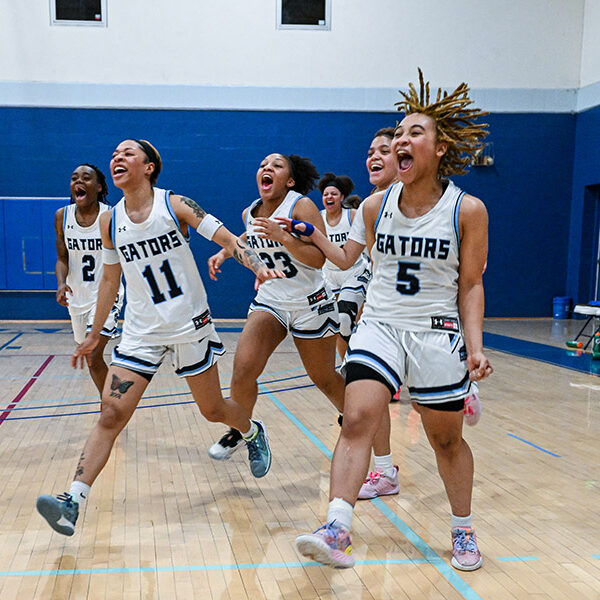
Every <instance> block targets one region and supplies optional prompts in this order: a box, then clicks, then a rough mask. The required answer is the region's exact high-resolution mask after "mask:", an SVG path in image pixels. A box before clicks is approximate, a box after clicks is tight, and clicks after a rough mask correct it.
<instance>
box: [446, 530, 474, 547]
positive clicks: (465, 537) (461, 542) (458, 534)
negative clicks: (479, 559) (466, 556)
mask: <svg viewBox="0 0 600 600" xmlns="http://www.w3.org/2000/svg"><path fill="white" fill-rule="evenodd" d="M453 534H454V535H453V540H452V545H453V547H454V549H455V550H457V551H458V552H461V553H465V552H477V551H478V548H477V544H476V543H475V539H474V538H473V530H472V529H455V530H454V531H453Z"/></svg>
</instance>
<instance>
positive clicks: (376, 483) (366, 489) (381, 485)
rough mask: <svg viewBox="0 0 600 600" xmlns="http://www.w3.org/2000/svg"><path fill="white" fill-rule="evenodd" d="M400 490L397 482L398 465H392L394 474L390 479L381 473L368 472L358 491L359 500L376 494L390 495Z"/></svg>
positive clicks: (375, 496)
mask: <svg viewBox="0 0 600 600" xmlns="http://www.w3.org/2000/svg"><path fill="white" fill-rule="evenodd" d="M399 491H400V483H399V482H398V465H394V476H393V477H392V478H391V479H390V478H389V477H386V476H385V475H384V474H383V473H378V472H377V471H375V472H374V473H369V474H368V475H367V478H366V479H365V482H364V483H363V484H362V486H361V488H360V491H359V492H358V499H359V500H369V499H371V498H377V496H391V495H392V494H397V493H398V492H399Z"/></svg>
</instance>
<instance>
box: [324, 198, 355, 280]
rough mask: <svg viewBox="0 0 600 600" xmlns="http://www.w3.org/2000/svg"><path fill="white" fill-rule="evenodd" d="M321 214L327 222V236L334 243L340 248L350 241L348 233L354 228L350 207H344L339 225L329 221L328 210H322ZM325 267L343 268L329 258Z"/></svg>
mask: <svg viewBox="0 0 600 600" xmlns="http://www.w3.org/2000/svg"><path fill="white" fill-rule="evenodd" d="M321 216H322V217H323V222H324V223H325V231H326V232H327V237H328V238H329V241H330V242H331V243H332V244H335V245H336V246H339V247H340V248H341V247H342V246H343V245H344V244H345V243H346V242H347V241H348V234H349V233H350V229H351V228H352V215H351V212H350V209H349V208H342V216H341V217H340V220H339V222H338V224H337V225H330V224H329V223H328V222H327V211H326V210H322V211H321ZM323 269H325V270H331V271H340V270H341V269H340V268H339V267H338V266H336V265H334V264H333V263H332V262H331V261H330V260H329V259H326V260H325V264H324V265H323Z"/></svg>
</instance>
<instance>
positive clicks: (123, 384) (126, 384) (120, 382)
mask: <svg viewBox="0 0 600 600" xmlns="http://www.w3.org/2000/svg"><path fill="white" fill-rule="evenodd" d="M132 385H133V381H125V380H124V379H119V377H117V376H116V375H115V374H114V373H113V376H112V382H111V384H110V389H111V392H110V396H111V398H120V397H121V394H124V393H125V392H126V391H127V390H128V389H129V388H130V387H131V386H132ZM117 390H118V391H117Z"/></svg>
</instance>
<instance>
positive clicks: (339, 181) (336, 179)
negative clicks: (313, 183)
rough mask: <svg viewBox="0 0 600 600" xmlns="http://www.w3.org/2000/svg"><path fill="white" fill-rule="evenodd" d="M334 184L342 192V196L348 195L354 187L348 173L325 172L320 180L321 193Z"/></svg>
mask: <svg viewBox="0 0 600 600" xmlns="http://www.w3.org/2000/svg"><path fill="white" fill-rule="evenodd" d="M330 185H332V186H333V187H336V188H337V189H338V190H340V192H341V193H342V196H344V197H345V196H347V195H348V194H350V193H351V192H352V190H353V189H354V182H353V181H352V179H350V177H348V175H336V174H335V173H325V175H323V177H321V179H320V181H319V190H320V192H321V194H322V193H323V192H324V191H325V188H326V187H328V186H330Z"/></svg>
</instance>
